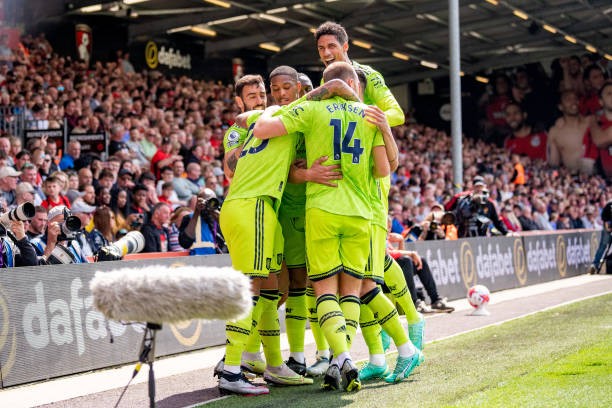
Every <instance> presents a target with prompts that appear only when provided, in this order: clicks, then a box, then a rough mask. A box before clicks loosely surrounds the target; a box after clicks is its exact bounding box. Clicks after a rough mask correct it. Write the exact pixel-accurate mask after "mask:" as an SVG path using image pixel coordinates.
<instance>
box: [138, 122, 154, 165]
mask: <svg viewBox="0 0 612 408" xmlns="http://www.w3.org/2000/svg"><path fill="white" fill-rule="evenodd" d="M145 136H146V137H145V138H144V139H142V140H140V142H139V144H140V149H141V150H142V152H143V154H144V157H145V158H146V159H147V162H150V161H151V159H153V156H154V155H155V153H156V152H157V145H156V144H155V140H156V138H157V136H158V135H157V131H156V129H148V130H147V133H146V135H145Z"/></svg>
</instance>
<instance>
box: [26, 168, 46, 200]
mask: <svg viewBox="0 0 612 408" xmlns="http://www.w3.org/2000/svg"><path fill="white" fill-rule="evenodd" d="M39 180H40V176H39V175H38V170H37V169H36V166H35V165H33V164H31V163H28V164H26V165H24V166H23V169H22V170H21V177H20V181H21V182H22V183H24V182H25V183H29V184H30V185H31V186H32V188H33V189H34V201H33V203H34V205H40V204H41V203H42V200H44V199H45V193H43V191H42V188H41V187H40V186H41V184H40V182H39Z"/></svg>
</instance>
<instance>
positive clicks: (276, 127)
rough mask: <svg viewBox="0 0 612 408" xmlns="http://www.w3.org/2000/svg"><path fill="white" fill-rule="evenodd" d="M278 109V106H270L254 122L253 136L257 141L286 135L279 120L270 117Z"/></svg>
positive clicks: (283, 126) (285, 130)
mask: <svg viewBox="0 0 612 408" xmlns="http://www.w3.org/2000/svg"><path fill="white" fill-rule="evenodd" d="M279 109H280V106H276V105H275V106H270V107H268V108H266V110H265V111H263V113H262V114H261V116H260V117H259V118H258V119H257V121H256V122H255V127H254V128H253V136H255V137H256V138H258V139H272V138H273V137H279V136H284V135H286V134H287V129H286V128H285V125H284V124H283V122H282V121H281V120H280V118H279V117H276V116H272V115H274V114H275V113H276V112H277V111H278V110H279Z"/></svg>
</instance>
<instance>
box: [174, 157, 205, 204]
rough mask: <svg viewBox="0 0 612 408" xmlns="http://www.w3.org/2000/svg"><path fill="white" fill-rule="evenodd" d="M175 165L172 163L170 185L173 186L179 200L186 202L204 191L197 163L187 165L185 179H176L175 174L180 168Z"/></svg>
mask: <svg viewBox="0 0 612 408" xmlns="http://www.w3.org/2000/svg"><path fill="white" fill-rule="evenodd" d="M177 163H178V162H174V166H173V171H174V180H172V184H173V185H174V191H176V195H177V196H178V199H179V200H181V201H188V200H190V199H191V198H192V197H193V196H194V195H198V193H199V192H201V191H202V190H203V189H204V183H203V181H202V168H201V167H200V165H199V164H198V163H189V164H188V165H187V177H184V178H183V177H177V173H179V172H180V169H181V168H182V166H181V165H178V164H177ZM181 164H182V163H181Z"/></svg>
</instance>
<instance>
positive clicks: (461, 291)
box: [0, 230, 600, 388]
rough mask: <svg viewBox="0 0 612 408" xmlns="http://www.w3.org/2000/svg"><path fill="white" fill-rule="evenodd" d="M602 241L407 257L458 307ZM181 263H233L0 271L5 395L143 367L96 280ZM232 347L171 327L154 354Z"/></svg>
mask: <svg viewBox="0 0 612 408" xmlns="http://www.w3.org/2000/svg"><path fill="white" fill-rule="evenodd" d="M599 234H600V232H599V231H593V230H580V231H571V232H558V233H549V234H537V235H526V236H521V237H499V238H470V239H462V240H458V241H424V242H417V243H413V244H409V245H408V249H416V250H417V251H418V252H419V254H421V256H423V257H424V258H426V259H427V260H428V262H429V265H430V267H431V271H432V273H433V276H434V279H435V281H436V283H437V284H438V291H439V292H440V293H443V294H445V295H446V296H448V297H449V299H451V300H452V299H459V298H462V297H464V296H465V293H466V289H467V288H469V287H470V286H472V285H474V284H476V283H479V284H484V285H486V286H487V287H488V288H489V289H490V290H491V291H498V290H503V289H510V288H516V287H521V286H528V285H533V284H537V283H541V282H547V281H552V280H557V279H562V278H566V277H571V276H576V275H580V274H582V273H584V272H585V270H586V268H587V267H588V265H589V264H590V261H591V260H592V258H593V255H594V253H595V251H596V249H597V245H598V243H599ZM177 263H181V264H185V265H195V266H197V265H202V266H203V265H206V266H229V265H230V264H231V263H230V258H229V256H228V255H213V256H192V257H180V258H176V257H175V258H157V259H141V258H139V259H137V260H132V261H129V260H124V261H118V262H102V263H94V264H80V265H61V266H59V265H54V266H37V267H21V268H9V269H2V270H0V388H5V387H10V386H13V385H18V384H24V383H29V382H34V381H40V380H45V379H49V378H54V377H59V376H64V375H70V374H76V373H80V372H85V371H90V370H95V369H101V368H105V367H112V366H116V365H121V364H127V363H131V362H134V361H136V360H137V358H138V354H139V349H140V343H141V340H142V333H143V326H142V325H139V324H136V325H134V324H132V325H124V324H122V323H119V322H113V321H106V320H105V319H104V317H103V316H102V314H101V313H100V312H98V311H96V310H95V309H93V308H92V301H93V299H92V295H91V292H90V291H89V282H90V280H91V279H92V278H93V276H94V273H95V272H96V271H111V270H114V269H116V268H123V267H126V266H134V267H138V266H145V265H147V266H149V265H160V267H163V268H168V273H172V268H171V267H172V265H176V264H177ZM145 300H146V299H145ZM111 335H112V336H111ZM111 337H112V342H111ZM224 343H225V333H224V322H223V321H218V320H217V321H204V320H192V321H189V322H184V323H182V324H166V325H164V326H163V329H162V330H161V331H160V332H159V333H158V338H157V343H156V350H155V354H156V356H164V355H170V354H176V353H181V352H185V351H189V350H196V349H202V348H206V347H211V346H217V345H222V344H224Z"/></svg>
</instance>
